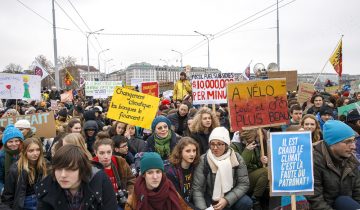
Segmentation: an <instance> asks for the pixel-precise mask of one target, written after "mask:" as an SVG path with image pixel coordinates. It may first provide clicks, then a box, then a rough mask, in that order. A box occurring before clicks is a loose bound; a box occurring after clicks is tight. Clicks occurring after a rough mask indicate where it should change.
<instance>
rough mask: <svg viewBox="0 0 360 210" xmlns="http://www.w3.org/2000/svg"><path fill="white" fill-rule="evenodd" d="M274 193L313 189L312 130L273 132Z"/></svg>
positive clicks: (287, 193) (273, 194) (285, 193)
mask: <svg viewBox="0 0 360 210" xmlns="http://www.w3.org/2000/svg"><path fill="white" fill-rule="evenodd" d="M270 154H271V158H270V162H271V194H272V196H280V195H289V194H298V195H309V194H312V193H313V192H314V174H313V156H312V141H311V132H310V131H307V132H276V133H270Z"/></svg>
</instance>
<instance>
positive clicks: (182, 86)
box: [173, 80, 192, 101]
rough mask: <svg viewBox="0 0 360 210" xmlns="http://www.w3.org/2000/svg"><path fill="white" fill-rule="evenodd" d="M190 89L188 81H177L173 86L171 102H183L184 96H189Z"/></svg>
mask: <svg viewBox="0 0 360 210" xmlns="http://www.w3.org/2000/svg"><path fill="white" fill-rule="evenodd" d="M191 94H192V89H191V84H190V81H189V80H184V81H181V80H178V81H176V83H175V85H174V92H173V100H174V101H176V100H181V101H182V100H183V99H184V96H186V95H191Z"/></svg>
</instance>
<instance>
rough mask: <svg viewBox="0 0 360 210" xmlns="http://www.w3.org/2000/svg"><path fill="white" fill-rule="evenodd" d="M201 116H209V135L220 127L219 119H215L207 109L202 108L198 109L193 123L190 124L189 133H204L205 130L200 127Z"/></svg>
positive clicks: (212, 113) (213, 114)
mask: <svg viewBox="0 0 360 210" xmlns="http://www.w3.org/2000/svg"><path fill="white" fill-rule="evenodd" d="M203 114H209V115H210V116H211V127H210V128H209V133H211V131H212V130H213V129H214V128H216V127H219V126H220V123H219V119H218V118H217V117H216V115H215V113H214V112H212V111H211V109H209V108H208V107H202V108H200V109H199V111H198V112H197V113H196V115H195V117H194V120H193V122H192V123H191V128H190V130H191V132H193V133H199V132H204V131H205V128H204V126H203V125H202V122H201V118H202V115H203Z"/></svg>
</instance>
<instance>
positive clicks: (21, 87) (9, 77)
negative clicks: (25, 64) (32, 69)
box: [0, 73, 41, 100]
mask: <svg viewBox="0 0 360 210" xmlns="http://www.w3.org/2000/svg"><path fill="white" fill-rule="evenodd" d="M40 86H41V77H40V76H38V75H27V74H7V73H0V96H1V98H2V99H24V100H27V99H32V100H41V93H40V92H41V89H40Z"/></svg>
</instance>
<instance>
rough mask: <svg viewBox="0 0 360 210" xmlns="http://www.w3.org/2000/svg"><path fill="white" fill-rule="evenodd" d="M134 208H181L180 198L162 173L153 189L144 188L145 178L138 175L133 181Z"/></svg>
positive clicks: (140, 209) (178, 209)
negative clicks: (135, 198)
mask: <svg viewBox="0 0 360 210" xmlns="http://www.w3.org/2000/svg"><path fill="white" fill-rule="evenodd" d="M134 193H135V196H136V197H137V198H138V199H137V203H136V210H159V209H166V210H181V205H180V198H179V196H178V194H177V192H176V189H175V187H174V185H173V184H172V182H170V180H168V179H167V178H166V176H165V174H163V176H162V179H161V183H160V185H159V187H158V188H156V189H155V190H148V189H147V188H146V183H145V178H144V177H143V176H139V177H138V178H137V180H136V182H135V192H134Z"/></svg>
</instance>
